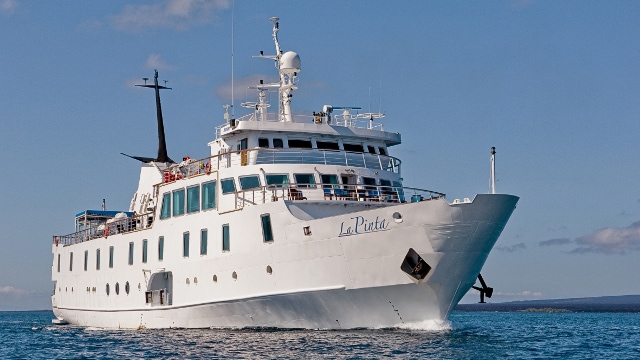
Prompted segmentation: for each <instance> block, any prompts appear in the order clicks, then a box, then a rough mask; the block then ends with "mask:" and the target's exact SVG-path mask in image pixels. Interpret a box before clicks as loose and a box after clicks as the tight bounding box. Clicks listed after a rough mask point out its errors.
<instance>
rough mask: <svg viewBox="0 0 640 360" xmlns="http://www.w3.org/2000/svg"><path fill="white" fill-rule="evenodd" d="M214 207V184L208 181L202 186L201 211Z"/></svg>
mask: <svg viewBox="0 0 640 360" xmlns="http://www.w3.org/2000/svg"><path fill="white" fill-rule="evenodd" d="M215 207H216V182H215V181H210V182H206V183H204V184H202V210H206V209H213V208H215Z"/></svg>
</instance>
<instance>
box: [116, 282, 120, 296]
mask: <svg viewBox="0 0 640 360" xmlns="http://www.w3.org/2000/svg"><path fill="white" fill-rule="evenodd" d="M116 295H120V283H116Z"/></svg>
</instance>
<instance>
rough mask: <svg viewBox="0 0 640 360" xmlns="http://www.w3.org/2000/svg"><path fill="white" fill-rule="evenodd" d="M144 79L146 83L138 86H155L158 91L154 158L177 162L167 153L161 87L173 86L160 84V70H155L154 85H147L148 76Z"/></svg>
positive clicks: (157, 160) (159, 160) (164, 161)
mask: <svg viewBox="0 0 640 360" xmlns="http://www.w3.org/2000/svg"><path fill="white" fill-rule="evenodd" d="M143 80H144V82H145V83H144V85H136V86H140V87H146V88H153V89H155V91H156V115H157V120H158V157H156V158H155V159H152V160H153V161H156V162H161V163H175V161H173V160H171V159H170V158H169V155H167V142H166V140H165V137H164V121H163V119H162V105H160V89H169V90H171V88H170V87H166V86H162V85H158V70H155V75H154V76H153V85H151V84H149V85H147V80H148V79H147V78H143ZM165 83H166V82H165Z"/></svg>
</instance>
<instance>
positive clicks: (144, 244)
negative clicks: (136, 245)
mask: <svg viewBox="0 0 640 360" xmlns="http://www.w3.org/2000/svg"><path fill="white" fill-rule="evenodd" d="M147 243H148V241H147V239H144V240H142V262H143V263H145V264H146V262H147V245H148V244H147Z"/></svg>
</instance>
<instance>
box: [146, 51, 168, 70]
mask: <svg viewBox="0 0 640 360" xmlns="http://www.w3.org/2000/svg"><path fill="white" fill-rule="evenodd" d="M144 67H145V68H147V69H157V70H167V69H171V65H169V64H167V63H166V62H165V61H164V60H163V59H162V57H161V56H160V55H159V54H150V55H149V57H147V61H146V62H145V63H144Z"/></svg>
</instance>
